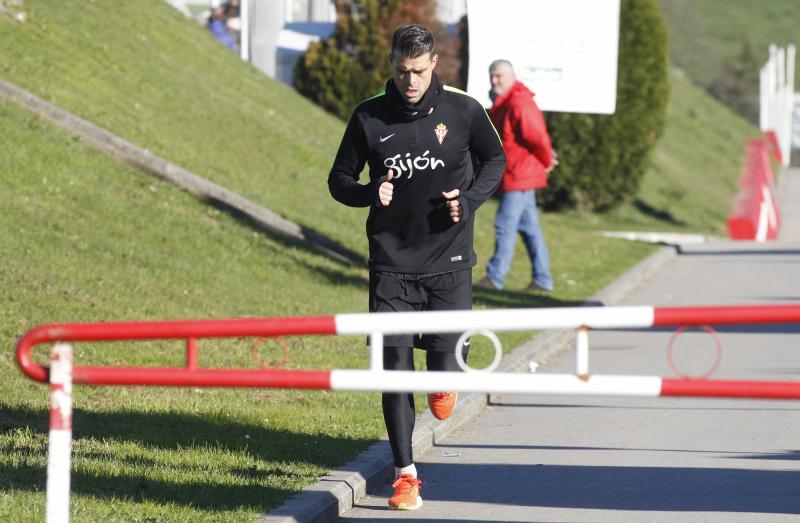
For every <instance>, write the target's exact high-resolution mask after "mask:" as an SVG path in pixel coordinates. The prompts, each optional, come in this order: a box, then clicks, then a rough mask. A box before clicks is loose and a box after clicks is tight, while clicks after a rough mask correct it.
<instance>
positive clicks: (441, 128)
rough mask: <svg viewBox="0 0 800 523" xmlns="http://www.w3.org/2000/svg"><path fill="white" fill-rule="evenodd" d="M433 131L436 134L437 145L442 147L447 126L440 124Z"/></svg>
mask: <svg viewBox="0 0 800 523" xmlns="http://www.w3.org/2000/svg"><path fill="white" fill-rule="evenodd" d="M434 131H435V132H436V139H437V140H439V145H442V142H443V141H444V137H445V135H447V126H446V125H445V124H443V123H440V124H439V125H437V126H436V129H434Z"/></svg>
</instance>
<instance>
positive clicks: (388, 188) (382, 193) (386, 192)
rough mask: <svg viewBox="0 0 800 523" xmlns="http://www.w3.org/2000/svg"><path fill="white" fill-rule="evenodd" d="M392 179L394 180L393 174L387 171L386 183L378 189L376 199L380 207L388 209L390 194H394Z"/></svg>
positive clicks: (390, 200)
mask: <svg viewBox="0 0 800 523" xmlns="http://www.w3.org/2000/svg"><path fill="white" fill-rule="evenodd" d="M392 178H394V172H393V171H392V170H391V169H389V172H388V173H386V181H385V182H383V183H382V184H381V185H380V187H378V199H379V200H380V202H381V206H382V207H388V206H389V204H390V203H392V193H393V192H394V185H393V184H392Z"/></svg>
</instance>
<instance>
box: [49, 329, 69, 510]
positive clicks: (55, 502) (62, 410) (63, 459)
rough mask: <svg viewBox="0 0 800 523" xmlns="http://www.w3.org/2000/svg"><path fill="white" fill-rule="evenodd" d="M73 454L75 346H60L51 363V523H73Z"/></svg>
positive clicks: (61, 344) (60, 344)
mask: <svg viewBox="0 0 800 523" xmlns="http://www.w3.org/2000/svg"><path fill="white" fill-rule="evenodd" d="M71 454H72V346H71V345H69V344H67V343H56V344H55V345H54V346H53V351H52V357H51V362H50V434H49V438H48V445H47V520H46V521H47V523H62V522H65V523H66V522H69V488H70V462H71Z"/></svg>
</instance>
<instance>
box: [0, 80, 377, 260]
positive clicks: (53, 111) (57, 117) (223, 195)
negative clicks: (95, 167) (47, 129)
mask: <svg viewBox="0 0 800 523" xmlns="http://www.w3.org/2000/svg"><path fill="white" fill-rule="evenodd" d="M0 99H5V100H8V101H10V102H14V103H16V104H18V105H19V106H21V107H23V108H25V109H27V110H29V111H31V112H33V113H35V114H37V115H39V116H40V117H41V118H44V119H45V120H47V121H48V122H50V123H51V124H53V125H56V126H58V127H60V128H62V129H64V130H66V131H67V132H69V133H71V134H73V135H75V136H78V137H80V138H81V139H82V140H83V141H84V143H86V145H88V146H90V147H92V148H94V149H96V150H98V151H101V152H103V153H106V154H108V155H111V156H113V157H115V158H118V159H120V160H122V161H124V162H126V163H128V164H130V165H133V166H134V167H136V168H137V169H139V170H140V171H142V172H145V173H148V174H151V175H153V176H156V177H158V178H161V179H162V180H165V181H167V182H170V183H172V184H174V185H175V186H177V187H180V188H181V189H183V190H184V191H186V192H188V193H190V194H192V195H194V196H196V197H197V198H199V199H201V200H203V201H205V202H208V203H210V204H212V205H215V206H217V207H218V208H220V209H223V210H225V211H227V212H230V213H231V214H233V215H235V216H241V217H244V218H246V219H247V220H248V221H249V222H250V223H252V224H254V225H256V226H258V227H259V228H261V229H262V230H265V231H267V232H269V233H271V234H276V235H278V236H280V237H282V238H286V239H288V240H290V241H295V242H300V243H301V244H303V245H307V246H309V247H312V248H314V249H316V250H317V251H319V252H322V253H324V254H326V255H328V256H331V257H333V258H335V259H337V260H339V261H342V262H344V263H347V264H350V265H360V266H366V260H365V259H364V258H363V256H361V255H360V254H358V253H355V252H353V251H351V250H350V249H348V248H346V247H344V246H343V245H342V244H340V243H339V242H337V241H334V240H332V239H330V238H328V237H326V236H323V235H322V234H320V233H318V232H316V231H313V230H311V229H309V228H308V227H305V226H303V225H300V224H297V223H294V222H293V221H291V220H288V219H286V218H284V217H283V216H280V215H279V214H277V213H274V212H272V211H271V210H269V209H267V208H265V207H262V206H261V205H259V204H257V203H256V202H254V201H252V200H249V199H247V198H245V197H243V196H241V195H240V194H238V193H235V192H233V191H231V190H228V189H226V188H225V187H223V186H221V185H217V184H216V183H214V182H212V181H210V180H207V179H205V178H203V177H202V176H200V175H199V174H196V173H193V172H192V171H189V170H187V169H184V168H183V167H180V166H179V165H175V164H173V163H170V162H168V161H167V160H164V159H163V158H161V157H159V156H156V155H155V154H153V153H151V152H150V151H148V150H147V149H142V148H141V147H138V146H137V145H134V144H132V143H130V142H128V141H126V140H123V139H122V138H120V137H119V136H117V135H115V134H113V133H111V132H109V131H107V130H105V129H103V128H101V127H98V126H96V125H94V124H93V123H91V122H89V121H87V120H84V119H83V118H80V117H78V116H76V115H74V114H72V113H70V112H68V111H65V110H64V109H61V108H60V107H58V106H56V105H53V104H51V103H50V102H47V101H45V100H42V99H41V98H39V97H37V96H35V95H33V94H31V93H29V92H28V91H26V90H24V89H22V88H20V87H17V86H16V85H14V84H11V83H9V82H6V81H5V80H3V79H1V78H0Z"/></svg>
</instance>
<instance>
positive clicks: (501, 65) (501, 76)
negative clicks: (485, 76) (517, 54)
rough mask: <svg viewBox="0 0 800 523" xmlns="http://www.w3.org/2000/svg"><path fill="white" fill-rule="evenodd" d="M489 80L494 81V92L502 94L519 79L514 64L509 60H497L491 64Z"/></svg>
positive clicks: (498, 94)
mask: <svg viewBox="0 0 800 523" xmlns="http://www.w3.org/2000/svg"><path fill="white" fill-rule="evenodd" d="M489 81H490V82H491V83H492V92H493V93H494V94H495V95H497V96H500V95H501V94H503V93H504V92H506V91H508V90H509V89H510V88H511V86H512V85H514V82H516V81H517V75H516V74H514V66H513V65H511V62H509V61H508V60H495V61H494V62H492V63H491V64H490V65H489Z"/></svg>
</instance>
